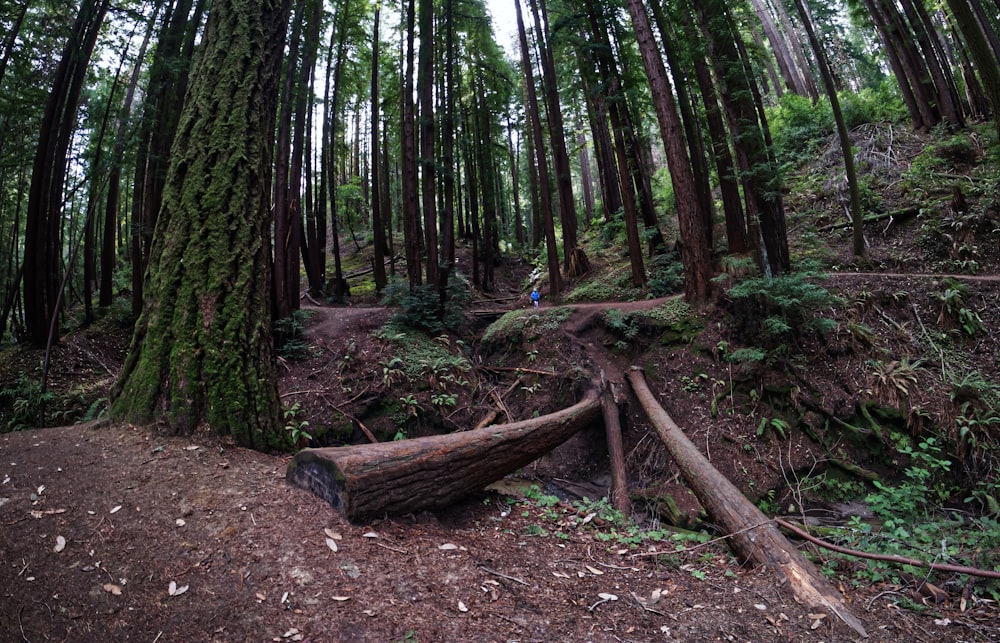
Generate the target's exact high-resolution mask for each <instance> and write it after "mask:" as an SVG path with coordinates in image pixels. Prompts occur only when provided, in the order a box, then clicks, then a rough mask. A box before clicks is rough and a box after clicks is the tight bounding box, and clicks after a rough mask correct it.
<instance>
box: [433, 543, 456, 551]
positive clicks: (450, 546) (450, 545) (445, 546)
mask: <svg viewBox="0 0 1000 643" xmlns="http://www.w3.org/2000/svg"><path fill="white" fill-rule="evenodd" d="M438 549H440V550H441V551H451V550H453V549H458V545H456V544H454V543H445V544H443V545H438Z"/></svg>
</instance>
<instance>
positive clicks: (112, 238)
mask: <svg viewBox="0 0 1000 643" xmlns="http://www.w3.org/2000/svg"><path fill="white" fill-rule="evenodd" d="M160 6H161V4H160V3H159V2H158V3H157V4H156V6H155V7H154V9H153V13H152V14H151V15H150V17H149V22H148V23H147V25H146V29H145V34H144V36H143V40H142V45H141V46H140V47H139V53H138V54H137V55H136V57H135V66H134V67H133V69H132V73H131V74H130V77H129V83H128V88H127V89H126V90H125V100H124V101H122V106H121V110H120V111H119V113H118V123H117V132H118V133H117V135H116V136H115V148H114V152H113V153H112V159H111V170H110V172H109V173H108V196H107V201H106V202H105V206H104V229H103V236H102V242H101V287H100V299H99V301H98V305H99V306H101V308H107V307H108V306H110V305H111V304H112V302H113V301H114V279H113V278H114V272H115V268H116V266H117V254H118V253H117V241H116V238H117V232H118V210H119V206H120V204H121V181H122V165H123V163H124V160H123V156H124V154H125V143H126V139H127V137H128V133H129V128H130V123H129V117H130V115H131V113H132V103H133V102H134V100H135V91H136V87H137V86H138V84H139V76H140V74H139V71H140V69H141V67H142V61H143V60H144V59H145V58H146V50H147V48H148V47H149V42H150V40H151V39H152V36H153V33H154V28H153V27H154V25H155V24H156V18H157V16H158V15H159V11H160Z"/></svg>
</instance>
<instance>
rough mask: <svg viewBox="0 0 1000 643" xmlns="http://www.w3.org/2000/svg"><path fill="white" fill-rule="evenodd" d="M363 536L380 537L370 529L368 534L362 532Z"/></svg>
mask: <svg viewBox="0 0 1000 643" xmlns="http://www.w3.org/2000/svg"><path fill="white" fill-rule="evenodd" d="M361 537H362V538H378V534H376V533H375V532H374V531H369V532H368V533H366V534H361Z"/></svg>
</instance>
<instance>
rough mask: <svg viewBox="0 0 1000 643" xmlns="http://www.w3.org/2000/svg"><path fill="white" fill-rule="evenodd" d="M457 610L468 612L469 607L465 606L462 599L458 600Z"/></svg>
mask: <svg viewBox="0 0 1000 643" xmlns="http://www.w3.org/2000/svg"><path fill="white" fill-rule="evenodd" d="M458 611H459V612H468V611H469V608H468V607H466V606H465V603H463V602H462V601H459V602H458Z"/></svg>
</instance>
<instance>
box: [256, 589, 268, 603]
mask: <svg viewBox="0 0 1000 643" xmlns="http://www.w3.org/2000/svg"><path fill="white" fill-rule="evenodd" d="M257 600H258V601H260V602H261V603H263V602H264V601H266V600H267V596H266V595H265V594H262V593H261V592H257Z"/></svg>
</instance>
